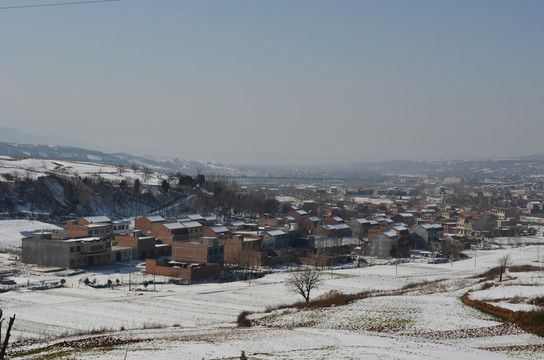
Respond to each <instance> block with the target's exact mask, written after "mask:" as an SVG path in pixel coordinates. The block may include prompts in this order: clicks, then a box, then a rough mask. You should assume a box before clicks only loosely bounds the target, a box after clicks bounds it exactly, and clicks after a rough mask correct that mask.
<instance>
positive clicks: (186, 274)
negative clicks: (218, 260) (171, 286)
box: [145, 259, 221, 284]
mask: <svg viewBox="0 0 544 360" xmlns="http://www.w3.org/2000/svg"><path fill="white" fill-rule="evenodd" d="M145 272H146V273H147V274H151V275H162V276H171V277H175V278H179V279H183V280H184V282H185V283H186V284H192V283H194V282H196V281H201V280H207V279H210V278H216V279H218V278H219V276H220V275H221V265H219V264H188V263H182V262H176V261H159V260H156V259H147V260H146V261H145Z"/></svg>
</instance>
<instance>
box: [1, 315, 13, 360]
mask: <svg viewBox="0 0 544 360" xmlns="http://www.w3.org/2000/svg"><path fill="white" fill-rule="evenodd" d="M3 315H4V313H3V312H2V310H0V329H1V326H2V323H3V322H4V317H3ZM14 322H15V314H13V317H10V318H9V325H8V329H7V331H6V335H5V337H4V343H3V344H2V348H1V349H0V359H5V357H6V349H7V347H8V342H9V337H10V334H11V327H12V326H13V323H14ZM0 335H1V334H0ZM0 337H1V336H0Z"/></svg>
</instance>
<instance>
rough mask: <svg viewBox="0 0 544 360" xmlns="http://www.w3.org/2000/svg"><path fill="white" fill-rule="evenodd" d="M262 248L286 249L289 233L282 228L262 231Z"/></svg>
mask: <svg viewBox="0 0 544 360" xmlns="http://www.w3.org/2000/svg"><path fill="white" fill-rule="evenodd" d="M262 239H263V240H262V243H261V248H262V249H287V248H288V247H289V235H288V234H287V233H285V232H284V231H282V230H266V231H264V232H263V233H262Z"/></svg>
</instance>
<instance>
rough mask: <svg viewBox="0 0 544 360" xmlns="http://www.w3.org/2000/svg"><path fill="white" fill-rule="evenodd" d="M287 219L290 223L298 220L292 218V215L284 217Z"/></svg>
mask: <svg viewBox="0 0 544 360" xmlns="http://www.w3.org/2000/svg"><path fill="white" fill-rule="evenodd" d="M284 218H285V219H287V220H289V221H295V220H296V219H295V218H294V217H292V216H291V215H286V216H284Z"/></svg>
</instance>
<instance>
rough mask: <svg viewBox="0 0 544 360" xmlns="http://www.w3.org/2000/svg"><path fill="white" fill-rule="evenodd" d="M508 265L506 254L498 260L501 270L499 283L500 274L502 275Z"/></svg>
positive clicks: (508, 257)
mask: <svg viewBox="0 0 544 360" xmlns="http://www.w3.org/2000/svg"><path fill="white" fill-rule="evenodd" d="M509 264H510V255H508V254H506V255H504V256H502V257H500V258H499V266H500V268H501V272H500V275H499V282H500V281H502V274H504V272H505V271H506V268H507V267H508V265H509Z"/></svg>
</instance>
